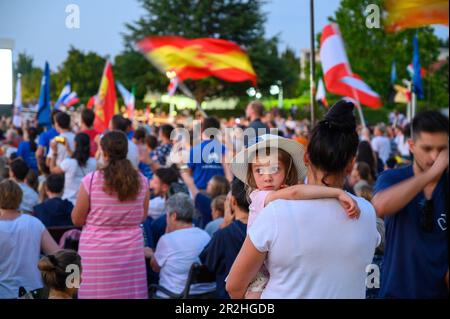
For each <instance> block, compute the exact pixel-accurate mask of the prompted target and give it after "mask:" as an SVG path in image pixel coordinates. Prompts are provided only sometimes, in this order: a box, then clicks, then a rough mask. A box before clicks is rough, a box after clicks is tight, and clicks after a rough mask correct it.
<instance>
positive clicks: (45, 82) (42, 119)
mask: <svg viewBox="0 0 450 319" xmlns="http://www.w3.org/2000/svg"><path fill="white" fill-rule="evenodd" d="M50 117H51V110H50V67H49V65H48V62H45V69H44V74H43V75H42V80H41V93H40V95H39V108H38V112H37V120H38V124H39V125H42V126H50V125H51V124H52V122H51V120H50Z"/></svg>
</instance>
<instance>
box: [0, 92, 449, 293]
mask: <svg viewBox="0 0 450 319" xmlns="http://www.w3.org/2000/svg"><path fill="white" fill-rule="evenodd" d="M94 120H95V113H94V112H93V111H92V110H90V109H87V108H86V109H85V108H83V109H77V110H75V111H61V110H53V111H52V114H51V122H52V125H51V127H47V128H43V127H39V126H38V125H36V123H34V122H30V121H27V122H26V123H24V126H23V127H14V125H13V124H12V122H11V119H10V118H2V119H1V121H0V145H1V147H0V256H2V257H1V258H0V298H6V299H12V298H17V297H18V296H19V291H21V290H25V291H27V292H32V291H36V290H41V289H45V290H46V291H47V297H48V298H68V299H71V298H79V299H103V298H120V299H127V298H133V299H145V298H168V297H169V295H168V292H171V293H173V294H180V293H182V292H183V290H184V288H185V285H186V281H187V280H188V276H189V273H190V270H191V266H192V265H193V264H195V263H199V264H202V265H204V266H206V268H207V270H208V271H209V272H210V273H211V274H213V275H214V277H215V282H207V283H196V284H193V285H192V287H191V289H190V295H191V296H192V297H199V298H200V297H203V298H210V297H211V296H213V297H215V298H247V299H259V298H275V299H277V298H447V297H448V294H449V288H448V287H449V286H448V276H449V265H448V242H447V236H448V235H447V224H446V223H447V214H448V134H449V133H448V118H446V117H445V116H444V115H442V114H441V113H439V112H436V111H423V112H420V113H418V114H417V115H416V116H415V117H414V119H412V121H411V123H408V121H407V120H406V119H405V117H404V116H403V115H402V114H400V113H398V112H393V113H392V114H391V115H390V117H389V119H387V121H386V122H387V123H386V124H385V123H379V124H377V125H375V126H374V127H367V126H362V125H357V123H356V119H355V116H354V105H353V104H352V102H349V101H346V100H341V101H339V102H337V103H336V104H335V105H333V106H332V107H331V108H330V109H329V111H328V112H327V114H326V115H325V117H324V119H322V120H320V121H319V122H318V123H316V125H314V126H311V124H310V123H309V122H308V120H301V121H300V120H295V119H294V118H293V117H292V116H291V115H287V114H284V113H283V111H282V110H279V109H273V110H270V111H267V112H266V111H265V109H264V106H263V105H262V104H261V102H259V101H253V102H251V103H249V104H248V106H247V108H246V114H245V118H244V117H243V118H240V119H236V118H230V119H228V120H227V119H220V120H219V119H217V118H215V117H212V116H210V117H208V116H205V115H202V114H195V115H194V116H192V117H189V115H187V114H185V115H182V116H179V117H177V118H176V119H175V121H174V122H172V123H171V122H169V121H167V122H165V123H153V124H149V123H146V122H139V121H136V120H134V121H133V120H131V119H128V118H127V117H126V116H123V115H120V114H116V115H114V116H113V118H112V119H111V121H110V122H109V127H108V128H107V129H106V130H104V131H102V132H99V131H97V130H96V129H94ZM62 228H63V229H65V230H66V232H65V234H64V235H63V236H62V238H61V239H60V238H57V237H56V236H55V234H56V232H57V230H60V229H62ZM68 238H69V239H71V240H75V241H76V242H77V245H76V248H74V249H73V248H72V249H68V248H69V247H68V245H67V239H68ZM368 265H375V266H376V267H378V268H379V270H380V272H381V278H375V281H374V282H373V284H374V285H372V286H370V282H368V280H367V279H368V275H370V274H369V273H368V271H367V269H368V268H367V267H368ZM72 266H74V267H75V268H76V269H77V271H78V274H79V278H77V277H76V276H75V277H76V278H75V283H74V284H73V285H69V286H68V285H67V282H68V281H67V279H68V278H69V277H70V276H72V277H70V278H73V276H74V272H73V271H68V267H69V268H70V267H72ZM70 269H72V268H70ZM369 281H370V280H369ZM155 285H158V286H159V287H163V289H162V290H158V289H156V290H152V289H150V290H149V289H148V288H149V286H155ZM369 286H370V287H369ZM164 291H166V293H165V292H164Z"/></svg>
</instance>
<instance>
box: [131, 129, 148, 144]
mask: <svg viewBox="0 0 450 319" xmlns="http://www.w3.org/2000/svg"><path fill="white" fill-rule="evenodd" d="M146 137H147V131H146V130H145V128H143V127H140V128H138V129H137V130H136V131H134V135H133V139H134V140H135V141H136V142H137V143H140V144H143V143H144V142H145V138H146Z"/></svg>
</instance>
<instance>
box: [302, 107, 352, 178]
mask: <svg viewBox="0 0 450 319" xmlns="http://www.w3.org/2000/svg"><path fill="white" fill-rule="evenodd" d="M353 109H354V105H353V103H351V102H348V101H345V100H341V101H339V102H337V103H336V104H335V105H333V106H332V107H331V108H330V110H329V111H328V113H327V114H326V115H325V119H324V120H322V121H320V122H319V123H317V125H316V126H315V127H314V129H313V130H312V132H311V138H310V140H309V143H308V149H307V154H308V156H309V160H310V162H311V164H312V165H313V166H314V167H316V168H318V169H320V170H322V171H323V172H324V173H325V175H324V177H323V178H322V183H323V184H324V185H328V184H327V183H326V182H325V181H326V178H327V177H328V175H331V174H341V173H343V172H344V170H345V168H346V167H347V165H348V164H349V163H350V161H351V160H352V159H353V158H354V157H355V155H356V151H357V148H358V134H357V133H356V120H355V116H354V115H353Z"/></svg>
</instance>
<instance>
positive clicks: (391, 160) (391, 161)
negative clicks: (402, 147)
mask: <svg viewBox="0 0 450 319" xmlns="http://www.w3.org/2000/svg"><path fill="white" fill-rule="evenodd" d="M396 167H397V160H396V159H395V157H390V158H389V159H388V160H387V161H386V168H387V169H394V168H396Z"/></svg>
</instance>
